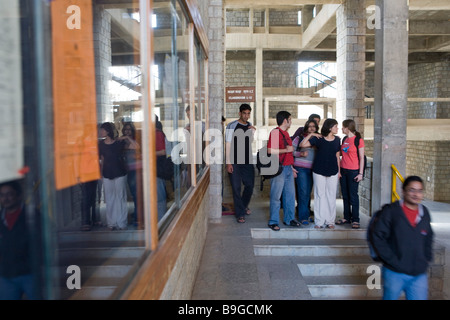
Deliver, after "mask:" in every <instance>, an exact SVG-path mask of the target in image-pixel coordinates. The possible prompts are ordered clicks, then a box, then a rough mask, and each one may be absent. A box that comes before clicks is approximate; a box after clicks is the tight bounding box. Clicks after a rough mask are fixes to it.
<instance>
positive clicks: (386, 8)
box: [372, 0, 408, 212]
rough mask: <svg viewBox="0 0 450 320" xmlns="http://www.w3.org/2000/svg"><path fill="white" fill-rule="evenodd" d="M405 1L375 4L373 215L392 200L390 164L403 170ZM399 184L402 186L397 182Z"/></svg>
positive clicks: (406, 69)
mask: <svg viewBox="0 0 450 320" xmlns="http://www.w3.org/2000/svg"><path fill="white" fill-rule="evenodd" d="M407 2H408V0H397V1H382V0H377V1H376V8H377V10H380V14H381V22H380V28H378V29H376V30H375V117H374V150H373V155H374V156H373V180H372V212H375V210H378V209H379V208H380V207H381V206H382V205H383V204H385V203H388V202H390V201H391V177H392V173H391V164H394V165H395V166H396V167H397V169H398V170H399V171H400V173H401V174H402V175H405V170H406V120H407V98H408V30H407V19H408V4H407ZM398 184H400V185H401V183H398Z"/></svg>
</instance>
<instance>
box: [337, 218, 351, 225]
mask: <svg viewBox="0 0 450 320" xmlns="http://www.w3.org/2000/svg"><path fill="white" fill-rule="evenodd" d="M346 223H348V224H349V223H350V221H348V220H346V219H340V220H338V221H336V224H337V225H341V224H346Z"/></svg>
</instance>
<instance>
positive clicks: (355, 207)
mask: <svg viewBox="0 0 450 320" xmlns="http://www.w3.org/2000/svg"><path fill="white" fill-rule="evenodd" d="M358 173H359V170H348V169H344V168H341V178H340V182H341V192H342V199H343V200H344V201H343V202H344V219H345V220H347V221H352V222H359V196H358V185H359V182H356V181H355V178H356V177H357V176H358Z"/></svg>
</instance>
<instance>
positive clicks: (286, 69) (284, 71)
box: [263, 60, 298, 88]
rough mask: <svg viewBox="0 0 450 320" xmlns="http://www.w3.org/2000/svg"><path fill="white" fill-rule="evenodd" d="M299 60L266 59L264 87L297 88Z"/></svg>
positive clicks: (264, 63) (264, 64)
mask: <svg viewBox="0 0 450 320" xmlns="http://www.w3.org/2000/svg"><path fill="white" fill-rule="evenodd" d="M297 74H298V63H297V61H273V60H270V61H264V62H263V87H275V88H295V86H296V78H297Z"/></svg>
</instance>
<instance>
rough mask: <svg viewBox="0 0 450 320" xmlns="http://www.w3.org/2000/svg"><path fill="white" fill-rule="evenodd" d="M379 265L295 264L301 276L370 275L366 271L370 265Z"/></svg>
mask: <svg viewBox="0 0 450 320" xmlns="http://www.w3.org/2000/svg"><path fill="white" fill-rule="evenodd" d="M374 265H376V266H380V264H376V263H308V264H297V266H298V268H299V270H300V272H301V273H302V276H304V277H310V276H316V277H317V276H335V277H339V276H370V275H371V274H372V272H369V273H367V270H368V268H369V267H371V266H374Z"/></svg>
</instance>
